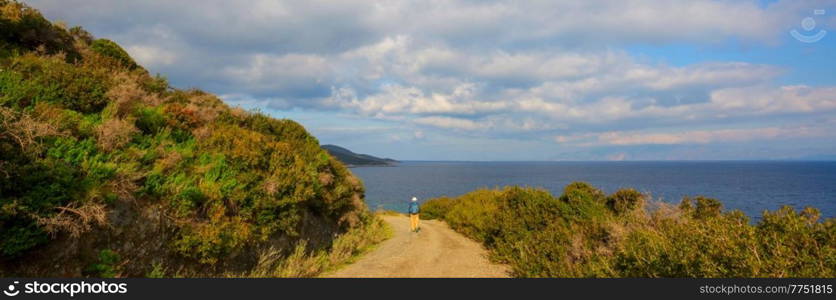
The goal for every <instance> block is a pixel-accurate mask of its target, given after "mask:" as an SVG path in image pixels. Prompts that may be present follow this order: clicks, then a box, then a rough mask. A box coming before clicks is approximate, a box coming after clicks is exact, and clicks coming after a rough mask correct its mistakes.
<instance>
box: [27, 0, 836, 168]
mask: <svg viewBox="0 0 836 300" xmlns="http://www.w3.org/2000/svg"><path fill="white" fill-rule="evenodd" d="M28 3H30V4H31V5H33V6H34V7H36V8H38V9H40V10H42V11H43V12H44V13H45V14H46V15H47V16H48V17H50V18H51V19H61V20H65V21H67V23H69V24H71V25H83V26H84V27H85V28H87V29H88V30H90V31H91V32H92V33H94V34H95V35H97V36H100V37H107V38H110V39H113V40H115V41H117V42H119V43H120V44H122V45H125V48H126V50H127V51H128V52H129V53H130V54H131V55H132V56H133V57H134V58H135V59H136V60H137V61H139V62H140V63H142V64H143V65H145V66H147V67H148V68H149V69H150V70H151V71H152V72H155V73H156V72H159V73H162V74H164V75H166V76H167V77H168V78H169V79H170V81H171V82H172V83H173V84H174V85H175V86H178V87H182V88H189V87H200V88H202V89H206V90H208V91H210V92H214V93H217V94H219V95H222V98H223V99H225V100H226V101H227V102H229V103H231V104H235V105H243V106H246V107H259V108H265V109H268V110H280V111H295V110H305V111H311V112H317V113H331V114H341V115H349V116H351V117H352V118H355V119H353V120H356V119H363V120H374V121H375V122H383V123H386V126H384V127H383V128H390V129H386V130H384V131H381V132H379V133H376V134H368V133H367V132H366V133H362V134H361V133H359V132H360V131H346V133H345V134H344V135H354V136H358V137H363V138H371V137H373V136H387V137H388V138H387V139H389V140H392V141H401V142H403V141H408V140H422V141H424V140H431V138H432V137H437V136H441V135H442V134H443V135H444V136H446V137H447V138H449V139H457V141H460V142H463V143H465V142H464V141H468V142H467V143H465V144H466V145H476V144H478V143H489V144H496V143H497V142H496V141H499V140H502V141H505V140H517V141H518V142H520V143H522V142H521V141H525V142H526V143H540V144H539V145H553V144H557V145H570V144H571V145H575V146H578V147H585V146H583V145H598V146H601V147H603V146H613V145H614V146H619V147H626V146H635V145H644V144H660V145H661V144H664V145H683V144H694V143H697V144H701V145H708V144H711V143H727V142H732V141H744V140H745V139H744V137H745V136H746V135H747V134H749V135H750V136H751V137H752V139H751V140H768V139H770V138H769V134H770V132H772V131H769V130H767V129H764V128H772V129H771V130H777V133H776V134H777V135H776V136H777V137H776V138H789V137H791V134H790V133H789V132H783V131H782V130H799V129H798V128H795V129H787V128H789V127H787V126H788V125H787V124H795V125H797V126H801V125H798V124H800V123H803V122H805V121H804V119H809V118H819V117H822V116H826V115H829V114H832V113H833V112H834V111H836V87H834V86H832V85H827V84H817V85H812V84H809V85H804V84H798V83H797V82H794V83H783V82H782V79H783V78H784V77H785V76H787V74H792V72H794V71H796V70H793V69H792V68H791V66H788V65H787V64H781V65H777V64H770V63H768V62H763V61H760V62H755V61H754V60H752V61H741V60H740V59H734V58H728V57H729V56H720V55H717V56H713V55H711V54H710V53H709V54H707V55H705V57H703V58H694V59H688V60H687V61H688V62H686V63H682V62H676V63H671V62H667V61H666V60H664V59H662V58H658V57H654V56H653V55H651V54H647V55H643V54H641V53H636V51H631V50H629V49H630V48H631V47H633V46H637V45H638V46H646V47H650V48H654V47H664V46H670V47H678V46H681V45H687V46H689V47H696V48H707V49H709V50H706V51H707V52H711V50H713V49H714V48H712V47H720V48H724V49H725V48H735V49H736V48H741V49H747V48H751V47H770V49H775V48H774V47H780V45H781V43H782V42H783V41H785V40H786V39H787V38H788V37H787V30H788V29H790V28H793V27H797V26H798V21H799V20H801V18H803V17H804V16H808V15H809V14H810V7H826V8H829V7H831V6H832V3H830V2H828V1H826V0H824V1H819V0H808V1H794V0H780V1H769V2H764V1H755V0H751V1H723V0H718V1H711V0H696V1H695V0H653V1H651V0H625V1H607V0H588V1H525V2H520V1H466V0H443V1H418V0H396V1H365V0H346V1H336V2H334V1H320V0H307V1H301V0H298V1H295V0H294V1H268V0H256V1H250V2H248V3H246V5H229V3H228V2H225V1H220V0H208V1H197V0H183V1H174V2H171V1H162V0H151V1H108V0H84V1H81V0H65V1H47V0H32V1H28ZM829 10H831V9H829ZM820 24H821V25H820V26H821V27H822V28H823V29H828V30H831V31H833V29H836V28H834V27H833V26H834V24H836V23H834V22H832V19H831V20H830V21H829V22H828V21H824V22H820ZM742 51H743V50H742ZM776 51H778V50H776ZM639 52H641V51H639ZM732 57H734V56H732ZM737 57H739V56H737ZM831 81H832V80H831ZM755 123H756V124H755ZM805 124H806V123H805ZM709 125H712V126H715V125H716V126H726V127H724V128H726V129H721V131H720V132H719V133H718V132H716V131H712V130H710V129H706V128H707V127H709ZM747 126H748V127H747ZM822 126H825V125H822ZM827 126H829V128H833V127H836V125H832V124H831V125H827ZM825 127H826V126H825ZM329 128H339V126H331V127H329ZM671 128H679V129H680V130H679V131H677V132H673V131H671ZM747 128H749V129H747ZM751 128H761V129H762V130H763V131H753V130H755V129H751ZM313 129H314V130H317V128H313ZM722 130H728V131H722ZM745 130H750V132H745ZM322 132H323V133H324V134H326V135H330V134H331V133H333V131H329V130H323V131H322ZM364 132H365V131H364ZM607 132H609V133H614V134H616V135H615V136H613V137H610V138H609V139H605V138H602V136H604V135H603V133H607ZM773 133H774V132H773ZM796 133H798V132H796ZM333 136H338V134H333ZM738 137H740V138H738ZM755 137H762V138H755ZM776 138H772V139H776ZM473 139H477V140H479V142H478V143H476V142H473V143H470V141H473ZM482 139H484V140H482ZM556 141H557V143H555V142H556ZM699 141H705V142H699ZM747 141H748V140H747ZM451 143H452V142H451ZM526 145H531V144H526ZM820 145H823V144H820ZM448 146H449V145H448ZM463 147H464V146H463ZM416 151H418V152H420V151H419V150H416ZM543 151H546V150H543ZM610 154H612V155H614V156H611V157H609V158H623V159H631V158H636V157H640V156H639V155H637V154H636V153H631V152H624V151H616V152H614V153H606V154H602V155H600V156H596V157H597V158H602V159H607V156H608V155H610ZM620 154H624V155H620Z"/></svg>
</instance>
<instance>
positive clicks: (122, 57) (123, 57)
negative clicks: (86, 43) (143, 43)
mask: <svg viewBox="0 0 836 300" xmlns="http://www.w3.org/2000/svg"><path fill="white" fill-rule="evenodd" d="M90 49H92V50H93V51H95V52H96V53H99V54H101V55H103V56H105V57H110V58H113V59H115V60H116V61H118V62H119V63H121V64H122V66H124V67H126V68H128V69H129V70H133V69H136V68H137V67H139V65H137V64H136V62H135V61H134V59H133V58H131V56H130V55H129V54H128V52H126V51H125V50H124V49H122V47H119V44H116V43H114V42H113V41H111V40H108V39H97V40H94V41H93V42H92V43H91V44H90Z"/></svg>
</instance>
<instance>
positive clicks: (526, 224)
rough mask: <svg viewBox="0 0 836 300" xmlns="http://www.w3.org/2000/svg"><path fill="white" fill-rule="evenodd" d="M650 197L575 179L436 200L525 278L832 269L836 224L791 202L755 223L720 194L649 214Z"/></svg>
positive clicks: (835, 268)
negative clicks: (550, 188) (554, 186)
mask: <svg viewBox="0 0 836 300" xmlns="http://www.w3.org/2000/svg"><path fill="white" fill-rule="evenodd" d="M643 202H644V196H643V195H642V194H641V193H639V192H637V191H635V190H633V189H623V190H619V191H617V192H615V193H613V194H611V195H609V196H605V195H604V194H603V193H602V192H600V190H598V189H595V188H594V187H592V186H590V185H588V184H586V183H572V184H570V185H569V186H567V187H566V189H564V193H563V194H561V195H560V196H559V197H557V198H555V197H553V196H552V195H551V194H549V193H548V192H547V191H544V190H538V189H532V188H519V187H507V188H504V189H502V190H476V191H473V192H471V193H468V194H465V195H462V196H460V197H457V198H446V197H444V198H437V199H431V200H429V201H427V202H426V203H425V204H424V205H423V207H424V211H425V213H426V212H427V210H428V209H429V211H430V214H431V217H440V218H442V219H444V220H445V221H447V222H448V223H449V224H450V226H451V227H452V228H453V229H455V230H457V231H459V232H462V233H463V234H465V235H467V236H468V237H470V238H473V239H475V240H477V241H480V242H482V243H483V244H484V245H485V246H486V247H487V248H488V249H489V250H490V251H491V255H492V258H493V259H495V260H498V261H501V262H505V263H508V264H510V265H511V267H512V269H513V273H514V275H516V276H519V277H832V276H834V275H836V231H834V228H836V225H834V223H836V222H834V220H833V219H829V220H826V221H824V222H819V221H818V211H817V210H815V209H813V208H807V209H805V210H803V211H802V212H800V213H797V212H795V211H794V210H793V209H792V208H790V207H784V208H781V209H780V210H778V211H776V212H766V213H764V216H763V218H762V219H761V221H760V222H758V223H757V224H755V225H752V224H750V222H749V219H748V218H747V217H746V216H745V215H744V214H743V213H741V212H740V211H730V212H723V211H722V204H721V203H720V202H719V201H717V200H716V199H711V198H706V197H696V198H694V199H691V198H685V199H684V200H683V201H682V203H681V204H680V206H678V207H673V206H670V205H665V204H659V205H655V206H656V207H657V208H655V209H654V210H652V211H649V213H630V212H633V211H636V212H643V211H644V208H643Z"/></svg>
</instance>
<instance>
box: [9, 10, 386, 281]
mask: <svg viewBox="0 0 836 300" xmlns="http://www.w3.org/2000/svg"><path fill="white" fill-rule="evenodd" d="M362 197H363V186H362V183H361V182H360V181H359V180H358V179H357V178H355V177H354V176H352V174H351V173H350V172H349V171H348V169H346V168H345V167H344V166H343V165H342V164H341V163H340V162H338V161H337V160H335V159H334V158H333V157H331V156H330V155H328V153H327V152H325V151H324V150H322V149H320V147H319V143H318V141H317V140H316V139H315V138H314V137H312V136H311V135H309V134H308V133H307V132H306V131H305V129H304V128H303V127H302V126H300V125H299V124H297V123H295V122H293V121H290V120H277V119H273V118H270V117H268V116H266V115H264V114H261V113H258V112H248V111H244V110H241V109H239V108H232V107H229V106H227V105H226V104H224V103H223V102H222V101H221V100H220V99H218V98H217V97H215V96H214V95H211V94H208V93H205V92H202V91H199V90H178V89H174V88H171V87H169V86H168V83H167V82H166V80H165V78H163V77H160V76H151V75H149V74H148V72H147V71H146V70H145V69H143V68H142V67H141V66H139V65H137V64H136V62H135V61H134V60H133V59H132V58H131V57H130V56H129V55H128V53H127V52H125V51H124V50H123V49H122V48H121V47H119V45H118V44H116V43H114V42H112V41H109V40H105V39H95V38H93V36H92V35H90V34H89V33H87V32H85V31H84V30H83V29H81V28H78V27H76V28H72V29H69V30H67V29H65V28H64V26H61V25H55V24H52V23H50V22H49V21H47V20H45V19H44V18H43V17H42V16H41V15H40V14H39V13H38V12H37V11H36V10H34V9H32V8H29V7H27V6H26V5H24V4H21V3H18V2H15V1H8V0H0V276H67V275H71V276H81V275H89V276H117V275H118V276H146V275H149V276H160V275H162V274H167V273H166V272H165V270H169V271H172V272H174V273H173V274H182V275H194V276H207V275H208V276H212V275H223V274H230V272H233V273H242V274H243V273H246V272H250V271H252V270H255V269H256V268H257V269H258V270H259V272H258V273H256V274H259V275H264V276H272V275H277V274H276V273H274V272H267V271H265V270H264V264H263V263H261V262H259V261H258V253H259V252H260V251H262V250H263V249H273V250H272V252H271V254H270V257H271V259H272V260H271V263H274V264H280V261H284V259H283V258H284V257H285V256H287V255H289V257H290V258H288V259H295V258H297V257H300V256H307V255H308V254H313V255H315V257H327V258H328V261H329V263H336V262H339V261H340V260H342V259H343V258H344V256H345V255H349V254H351V253H355V252H356V251H357V249H359V248H358V247H360V248H362V247H365V246H367V245H368V243H371V242H373V241H375V240H379V236H378V233H379V230H378V229H376V228H377V227H376V226H379V224H378V221H376V219H375V217H374V216H373V215H371V214H370V213H369V212H368V210H367V208H366V206H365V204H364V202H363V198H362ZM335 237H337V238H335ZM303 254H304V255H303ZM280 258H281V259H280ZM55 262H60V264H58V265H60V267H59V268H57V269H56V268H55V267H54V266H55V265H56V263H55ZM287 274H291V275H300V276H313V275H315V274H316V272H310V271H307V272H297V273H280V274H279V275H287Z"/></svg>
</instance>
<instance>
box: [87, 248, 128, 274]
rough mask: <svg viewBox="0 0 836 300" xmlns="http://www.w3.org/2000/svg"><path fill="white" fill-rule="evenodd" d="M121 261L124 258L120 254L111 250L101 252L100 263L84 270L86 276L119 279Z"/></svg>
mask: <svg viewBox="0 0 836 300" xmlns="http://www.w3.org/2000/svg"><path fill="white" fill-rule="evenodd" d="M121 260H122V257H121V256H120V255H119V253H116V252H114V251H113V250H110V249H104V250H101V251H99V255H98V261H97V262H96V263H94V264H92V265H90V266H88V267H87V268H86V269H84V271H85V273H86V274H85V275H87V276H94V277H101V278H114V277H117V276H119V275H120V265H119V264H120V263H121Z"/></svg>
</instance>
